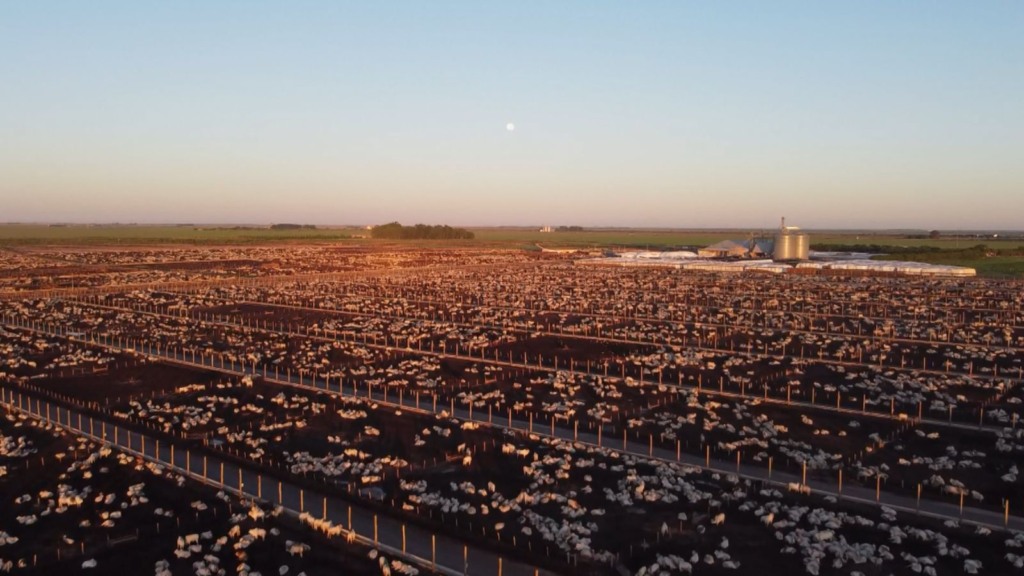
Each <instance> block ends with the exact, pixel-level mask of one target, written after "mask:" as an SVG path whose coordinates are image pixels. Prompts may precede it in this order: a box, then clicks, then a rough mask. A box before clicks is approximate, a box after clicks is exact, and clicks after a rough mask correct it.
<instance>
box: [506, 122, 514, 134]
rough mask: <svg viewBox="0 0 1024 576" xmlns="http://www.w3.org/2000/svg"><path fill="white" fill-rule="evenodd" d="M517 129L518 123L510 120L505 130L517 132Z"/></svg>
mask: <svg viewBox="0 0 1024 576" xmlns="http://www.w3.org/2000/svg"><path fill="white" fill-rule="evenodd" d="M515 129H516V125H515V124H513V123H511V122H509V123H508V124H505V130H508V131H509V132H515Z"/></svg>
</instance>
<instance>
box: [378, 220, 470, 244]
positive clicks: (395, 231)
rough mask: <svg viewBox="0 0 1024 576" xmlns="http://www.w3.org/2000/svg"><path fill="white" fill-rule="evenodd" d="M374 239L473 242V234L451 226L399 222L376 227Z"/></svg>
mask: <svg viewBox="0 0 1024 576" xmlns="http://www.w3.org/2000/svg"><path fill="white" fill-rule="evenodd" d="M370 235H371V236H373V237H374V238H386V239H389V240H472V239H473V233H472V232H470V231H469V230H466V229H464V228H452V227H451V226H441V225H438V226H428V225H426V224H416V225H415V226H402V225H401V224H399V223H398V222H391V223H388V224H381V225H380V226H375V227H374V228H373V230H372V231H371V232H370Z"/></svg>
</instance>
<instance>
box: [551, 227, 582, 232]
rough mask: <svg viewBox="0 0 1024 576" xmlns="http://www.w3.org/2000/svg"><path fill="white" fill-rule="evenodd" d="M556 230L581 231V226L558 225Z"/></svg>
mask: <svg viewBox="0 0 1024 576" xmlns="http://www.w3.org/2000/svg"><path fill="white" fill-rule="evenodd" d="M556 230H558V231H559V232H583V226H559V227H558V228H556Z"/></svg>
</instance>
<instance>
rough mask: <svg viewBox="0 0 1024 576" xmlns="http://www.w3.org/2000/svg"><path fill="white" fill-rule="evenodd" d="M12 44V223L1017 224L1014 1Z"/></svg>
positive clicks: (152, 9) (1019, 59) (130, 5)
mask: <svg viewBox="0 0 1024 576" xmlns="http://www.w3.org/2000/svg"><path fill="white" fill-rule="evenodd" d="M0 53H2V54H3V57H2V58H0V200H2V202H0V221H84V222H111V221H122V222H238V223H243V222H246V223H269V222H301V223H315V224H330V223H380V222H385V221H390V220H400V221H402V222H403V223H408V224H411V223H415V222H426V223H451V224H458V225H473V224H480V225H500V224H510V225H514V224H523V225H526V224H529V225H534V224H537V225H540V224H551V225H560V224H565V225H571V224H578V225H585V226H589V225H615V226H672V227H699V226H715V227H719V226H736V227H745V226H757V227H768V226H773V225H775V223H776V222H777V219H778V217H779V216H781V215H785V216H787V218H788V220H789V222H792V223H794V224H798V225H802V226H804V227H808V228H823V227H846V228H863V227H871V228H875V227H877V228H886V227H918V228H928V229H930V228H942V229H954V228H964V229H970V228H975V229H977V228H995V229H1021V228H1024V222H1022V216H1024V2H1020V1H1007V2H986V1H978V2H966V1H956V2H945V1H928V2H924V1H922V2H892V1H879V2H861V1H858V2H852V1H851V2H818V1H807V2H738V1H737V2H717V1H716V2H683V1H681V0H672V1H666V2H625V1H618V2H610V1H607V2H606V1H594V0H587V1H579V2H568V1H565V2H562V1H559V2H552V1H548V0H544V1H537V2H533V1H521V0H515V1H507V2H486V1H484V2H444V1H429V2H421V1H416V2H412V1H410V2H340V1H325V2H281V3H268V2H250V1H197V2H185V1H175V2H155V1H154V2H149V1H131V2H103V1H99V2H82V1H78V0H75V1H71V2H50V1H45V0H38V1H18V0H6V1H3V2H2V3H0ZM508 122H514V123H515V126H516V129H515V131H512V132H510V131H508V130H506V128H505V125H506V123H508Z"/></svg>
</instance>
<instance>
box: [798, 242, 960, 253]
mask: <svg viewBox="0 0 1024 576" xmlns="http://www.w3.org/2000/svg"><path fill="white" fill-rule="evenodd" d="M811 249H813V250H817V251H819V252H866V253H868V254H925V253H928V252H940V251H942V248H939V247H937V246H892V245H884V244H818V243H814V244H811Z"/></svg>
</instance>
